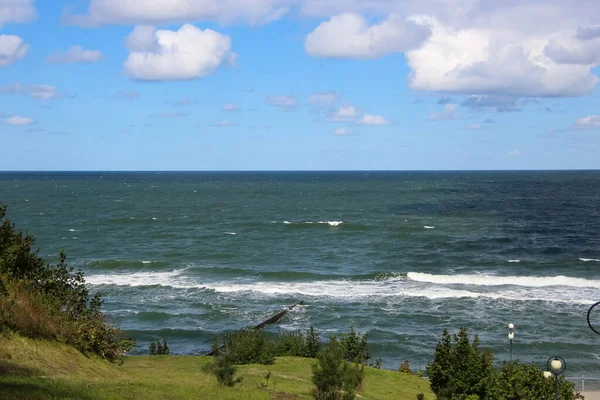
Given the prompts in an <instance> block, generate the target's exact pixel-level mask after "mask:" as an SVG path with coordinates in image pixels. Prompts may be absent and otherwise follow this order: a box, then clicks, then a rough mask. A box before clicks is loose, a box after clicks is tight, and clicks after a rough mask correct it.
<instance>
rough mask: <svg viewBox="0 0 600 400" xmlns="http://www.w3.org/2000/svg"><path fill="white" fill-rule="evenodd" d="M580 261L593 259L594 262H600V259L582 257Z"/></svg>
mask: <svg viewBox="0 0 600 400" xmlns="http://www.w3.org/2000/svg"><path fill="white" fill-rule="evenodd" d="M579 261H583V262H591V261H593V262H600V260H599V259H597V258H580V259H579Z"/></svg>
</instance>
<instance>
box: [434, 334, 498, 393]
mask: <svg viewBox="0 0 600 400" xmlns="http://www.w3.org/2000/svg"><path fill="white" fill-rule="evenodd" d="M492 361H493V355H492V353H491V351H489V350H482V349H481V348H480V347H479V337H477V336H475V338H474V339H473V342H472V343H471V342H470V341H469V336H468V334H467V329H466V328H462V329H461V330H460V331H459V332H458V334H455V335H453V336H451V335H450V333H449V332H448V331H447V330H444V333H443V334H442V340H441V341H440V342H439V343H438V344H437V346H436V349H435V354H434V359H433V361H432V362H431V363H429V364H428V365H427V374H428V375H429V381H430V385H431V390H432V391H433V392H434V393H435V394H436V395H438V398H448V399H455V398H456V399H468V398H473V399H484V398H485V395H486V390H487V386H488V384H489V381H490V378H491V374H492Z"/></svg>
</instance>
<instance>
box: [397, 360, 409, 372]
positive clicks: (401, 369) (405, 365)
mask: <svg viewBox="0 0 600 400" xmlns="http://www.w3.org/2000/svg"><path fill="white" fill-rule="evenodd" d="M398 372H402V373H404V374H411V375H412V371H411V370H410V365H409V364H408V360H404V362H403V363H402V364H401V365H400V367H399V368H398Z"/></svg>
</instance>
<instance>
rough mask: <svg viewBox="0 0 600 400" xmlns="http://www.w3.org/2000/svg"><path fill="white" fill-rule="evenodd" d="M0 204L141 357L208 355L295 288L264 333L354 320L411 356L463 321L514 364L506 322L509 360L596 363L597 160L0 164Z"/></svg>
mask: <svg viewBox="0 0 600 400" xmlns="http://www.w3.org/2000/svg"><path fill="white" fill-rule="evenodd" d="M0 202H2V203H4V204H6V205H8V213H7V217H8V218H9V219H10V220H11V221H12V222H14V223H15V224H16V225H17V226H18V227H19V228H20V229H23V230H25V231H27V232H28V233H30V234H33V235H34V236H35V238H36V239H37V242H36V246H37V248H39V254H40V255H41V256H42V257H44V258H46V259H47V260H48V261H52V262H54V261H55V260H56V259H57V256H58V252H59V251H60V250H65V251H66V252H67V256H68V261H69V262H70V263H71V264H72V265H74V266H76V267H80V268H81V269H82V270H83V271H84V272H85V277H86V281H87V284H88V285H89V288H90V290H91V291H92V292H96V291H100V292H101V293H102V295H103V296H104V299H105V302H104V311H105V313H106V315H107V318H108V320H109V321H110V322H111V323H112V324H114V325H115V326H117V327H119V328H120V329H122V330H123V331H124V333H125V334H126V335H128V336H131V337H133V338H135V339H136V340H137V344H138V347H137V348H136V350H135V353H136V354H145V353H147V349H148V343H149V341H150V340H151V339H152V338H162V337H167V338H168V341H169V346H170V348H171V352H172V353H176V354H202V353H203V352H204V351H206V350H208V349H209V346H210V341H211V338H212V337H213V336H215V335H219V334H222V333H223V332H227V331H231V330H236V329H243V328H247V327H250V326H253V325H255V324H257V323H259V322H261V321H262V320H264V319H267V318H269V317H271V316H272V315H274V314H276V313H278V312H280V311H281V310H283V309H284V308H285V307H287V306H290V305H292V304H295V303H297V302H299V301H303V302H304V305H303V306H298V307H296V308H294V309H293V310H292V311H290V312H289V313H288V314H287V315H286V316H285V317H284V318H283V319H282V320H281V321H280V322H279V323H278V324H276V325H274V326H271V327H269V328H268V330H269V331H272V332H278V331H280V330H281V331H294V330H303V329H307V328H309V327H311V326H312V327H314V328H315V329H316V330H317V332H318V333H319V334H320V335H321V337H322V338H323V340H325V339H326V338H327V337H328V336H329V335H331V334H335V333H343V332H347V331H348V330H349V329H350V327H351V326H352V327H354V329H355V330H357V331H359V332H362V333H366V334H368V340H369V343H370V344H371V349H372V353H373V356H374V358H381V359H382V360H383V366H384V368H390V369H396V368H398V366H399V365H400V364H401V363H402V362H404V360H408V361H409V363H410V366H411V368H413V369H415V370H416V369H424V368H425V365H426V364H427V362H429V361H430V360H431V359H432V357H433V354H434V350H435V345H436V343H437V342H438V341H439V340H440V338H441V335H442V332H443V330H444V329H448V330H449V331H450V332H453V333H454V332H457V331H458V330H459V329H460V328H461V327H465V328H467V329H468V332H469V333H470V334H472V335H475V334H477V335H479V338H480V340H481V345H482V346H483V347H487V348H490V349H492V351H493V352H494V356H495V361H496V362H497V363H501V362H502V361H507V360H509V358H510V357H511V350H510V349H511V345H510V342H509V340H508V333H509V330H508V327H507V325H508V324H509V323H513V324H514V325H515V338H514V341H513V343H512V357H513V358H514V359H520V360H521V361H524V362H528V363H530V362H533V363H536V364H537V365H539V366H540V367H542V366H543V365H545V363H546V361H547V360H548V358H549V357H551V356H555V355H558V356H561V357H563V358H564V359H565V360H566V362H567V372H566V374H567V375H570V376H579V375H582V374H586V375H588V376H598V377H600V336H599V335H597V334H595V333H594V332H593V331H592V330H591V329H590V328H589V326H588V323H587V315H588V314H587V313H588V310H589V309H590V307H591V306H592V305H594V304H595V303H596V302H597V301H600V172H598V171H514V172H488V171H486V172H472V171H469V172H459V171H457V172H383V171H382V172H359V171H353V172H36V173H32V172H21V173H14V172H3V173H0ZM596 310H597V312H596ZM590 321H591V323H592V326H595V325H594V324H595V322H598V325H597V328H598V329H599V330H600V306H599V307H597V308H594V309H592V312H591V313H590Z"/></svg>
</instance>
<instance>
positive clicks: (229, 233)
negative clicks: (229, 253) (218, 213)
mask: <svg viewBox="0 0 600 400" xmlns="http://www.w3.org/2000/svg"><path fill="white" fill-rule="evenodd" d="M225 234H226V235H237V233H235V232H225Z"/></svg>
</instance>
